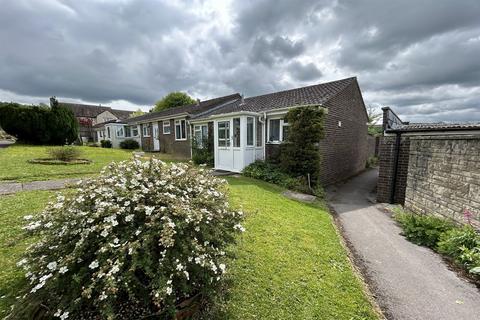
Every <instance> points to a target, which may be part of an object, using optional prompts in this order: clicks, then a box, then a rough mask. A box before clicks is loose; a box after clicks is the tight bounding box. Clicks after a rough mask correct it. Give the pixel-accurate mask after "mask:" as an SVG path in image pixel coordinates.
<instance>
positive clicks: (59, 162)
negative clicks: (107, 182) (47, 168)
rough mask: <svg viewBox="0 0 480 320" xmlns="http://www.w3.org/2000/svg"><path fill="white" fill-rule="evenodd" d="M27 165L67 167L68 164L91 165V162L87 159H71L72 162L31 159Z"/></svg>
mask: <svg viewBox="0 0 480 320" xmlns="http://www.w3.org/2000/svg"><path fill="white" fill-rule="evenodd" d="M27 162H28V163H34V164H47V165H69V164H89V163H92V161H91V160H88V159H73V160H68V161H65V160H59V159H53V158H40V159H32V160H28V161H27Z"/></svg>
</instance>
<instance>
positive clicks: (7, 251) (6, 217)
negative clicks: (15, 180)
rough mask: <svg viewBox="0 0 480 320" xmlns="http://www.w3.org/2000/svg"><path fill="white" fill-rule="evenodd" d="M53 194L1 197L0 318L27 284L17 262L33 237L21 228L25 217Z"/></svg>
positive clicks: (31, 192) (39, 192) (48, 192)
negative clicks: (28, 235)
mask: <svg viewBox="0 0 480 320" xmlns="http://www.w3.org/2000/svg"><path fill="white" fill-rule="evenodd" d="M54 194H55V192H53V191H29V192H19V193H17V194H15V195H8V196H0V221H1V224H0V319H3V318H4V317H5V316H6V313H7V311H8V310H9V307H10V305H11V304H12V303H13V302H14V301H15V293H16V291H17V288H20V287H21V286H22V285H23V283H24V277H23V271H22V269H20V268H18V267H17V266H16V263H17V262H18V260H20V259H21V256H22V253H23V252H24V251H25V249H26V248H27V246H28V245H29V244H30V243H32V242H33V240H34V239H32V238H28V237H27V236H26V234H25V231H24V230H22V227H23V226H24V225H25V222H26V221H25V220H24V219H23V217H24V216H26V215H29V214H32V215H33V214H35V213H38V212H39V211H41V210H42V209H43V208H44V207H45V205H46V204H47V202H48V201H49V198H51V197H52V195H54Z"/></svg>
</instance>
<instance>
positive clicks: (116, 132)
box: [115, 127, 125, 138]
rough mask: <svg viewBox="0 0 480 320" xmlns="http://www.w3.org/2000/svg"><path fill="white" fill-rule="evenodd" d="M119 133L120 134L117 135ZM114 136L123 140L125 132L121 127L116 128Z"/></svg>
mask: <svg viewBox="0 0 480 320" xmlns="http://www.w3.org/2000/svg"><path fill="white" fill-rule="evenodd" d="M119 132H120V134H119ZM115 135H116V136H117V138H123V137H124V136H125V132H124V130H123V127H117V129H116V130H115Z"/></svg>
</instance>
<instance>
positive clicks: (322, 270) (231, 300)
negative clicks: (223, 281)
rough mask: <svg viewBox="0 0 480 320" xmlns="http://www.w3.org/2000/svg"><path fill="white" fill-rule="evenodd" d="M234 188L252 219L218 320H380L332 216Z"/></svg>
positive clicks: (264, 190)
mask: <svg viewBox="0 0 480 320" xmlns="http://www.w3.org/2000/svg"><path fill="white" fill-rule="evenodd" d="M228 181H229V183H230V194H231V202H232V204H233V205H234V206H236V207H242V208H243V210H244V211H245V212H247V218H246V221H245V223H244V225H245V228H246V232H245V233H244V234H243V235H242V237H241V239H240V241H239V243H238V245H237V246H236V247H235V248H234V249H233V251H234V252H233V253H234V256H236V259H235V260H234V261H233V265H232V266H231V267H230V270H229V274H230V280H231V281H230V286H229V287H228V288H227V289H226V292H227V293H226V299H224V300H223V301H221V302H217V307H216V308H214V309H215V311H214V312H213V313H214V316H215V318H218V319H378V316H377V314H376V313H375V311H374V309H373V307H372V305H371V303H370V302H369V300H368V299H367V297H366V294H365V293H364V291H363V286H362V283H361V281H360V280H359V278H358V277H357V276H356V275H355V274H354V271H353V269H352V266H351V264H350V262H349V260H348V258H347V253H346V251H345V249H344V247H343V246H342V244H341V242H340V237H339V235H338V233H337V231H336V229H335V227H334V225H333V222H332V217H331V215H330V214H329V213H328V212H327V209H326V208H324V207H322V205H321V204H311V205H309V204H304V203H300V202H297V201H294V200H290V199H287V198H285V197H284V196H283V195H281V189H279V188H277V187H274V186H272V185H270V184H267V183H263V182H260V181H257V180H253V179H248V178H229V179H228Z"/></svg>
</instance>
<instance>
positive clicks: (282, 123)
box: [267, 118, 290, 144]
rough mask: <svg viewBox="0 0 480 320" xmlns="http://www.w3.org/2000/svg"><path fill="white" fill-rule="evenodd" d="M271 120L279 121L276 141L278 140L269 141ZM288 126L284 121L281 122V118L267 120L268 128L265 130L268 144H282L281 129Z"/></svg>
mask: <svg viewBox="0 0 480 320" xmlns="http://www.w3.org/2000/svg"><path fill="white" fill-rule="evenodd" d="M272 120H280V125H279V127H278V129H279V130H280V132H279V133H278V139H279V140H273V141H272V140H270V126H271V125H270V122H271V121H272ZM288 126H290V124H289V123H288V122H286V121H285V120H283V118H271V119H268V128H267V137H268V141H267V142H268V143H271V144H278V143H282V142H283V127H288Z"/></svg>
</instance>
